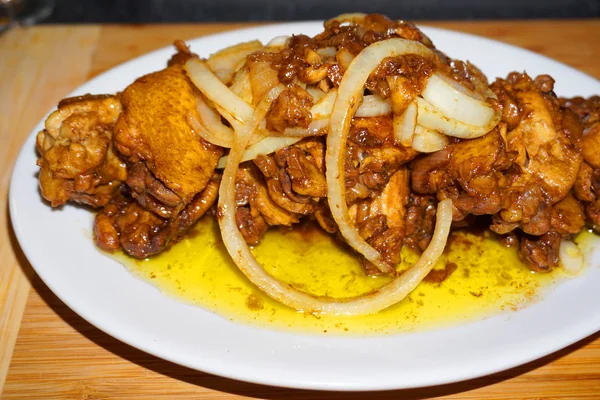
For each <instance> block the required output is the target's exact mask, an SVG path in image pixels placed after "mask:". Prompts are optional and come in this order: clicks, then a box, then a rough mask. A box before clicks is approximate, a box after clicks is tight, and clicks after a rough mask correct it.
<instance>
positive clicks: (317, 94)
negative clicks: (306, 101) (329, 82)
mask: <svg viewBox="0 0 600 400" xmlns="http://www.w3.org/2000/svg"><path fill="white" fill-rule="evenodd" d="M306 91H307V92H308V94H310V95H311V96H312V98H313V104H316V103H318V102H319V101H321V99H323V97H325V94H326V93H325V92H324V91H322V90H321V89H319V88H318V87H315V86H313V85H310V86H307V87H306Z"/></svg>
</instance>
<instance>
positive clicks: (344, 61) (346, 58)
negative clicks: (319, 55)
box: [335, 48, 354, 71]
mask: <svg viewBox="0 0 600 400" xmlns="http://www.w3.org/2000/svg"><path fill="white" fill-rule="evenodd" d="M335 59H336V61H337V62H338V64H339V65H340V67H342V70H344V71H345V70H347V69H348V67H349V66H350V63H351V62H352V60H354V54H352V53H350V52H349V51H348V50H346V49H344V48H341V49H340V50H339V51H338V52H337V54H336V55H335Z"/></svg>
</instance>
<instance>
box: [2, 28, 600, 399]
mask: <svg viewBox="0 0 600 400" xmlns="http://www.w3.org/2000/svg"><path fill="white" fill-rule="evenodd" d="M429 25H433V26H438V27H443V28H448V29H453V30H458V31H463V32H469V33H474V34H477V35H482V36H487V37H490V38H493V39H497V40H500V41H503V42H507V43H511V44H515V45H517V46H521V47H525V48H528V49H530V50H533V51H535V52H538V53H542V54H545V55H547V56H549V57H552V58H555V59H557V60H559V61H562V62H564V63H567V64H569V65H571V66H573V67H575V68H577V69H580V70H582V71H584V72H587V73H588V74H590V75H592V76H594V77H596V78H600V63H599V62H598V59H599V58H598V55H599V54H600V40H598V38H600V21H599V20H583V21H574V20H570V21H568V20H567V21H536V22H531V21H504V22H444V23H430V24H429ZM246 26H249V24H203V25H136V26H125V25H111V26H97V25H86V26H41V27H33V28H23V29H17V30H13V31H10V32H8V33H6V34H3V35H0V143H1V145H0V177H1V180H0V211H1V212H0V310H1V314H0V393H2V398H3V399H28V400H29V399H53V400H58V399H82V400H83V399H86V400H92V399H94V400H98V399H119V400H120V399H191V398H194V399H195V398H198V399H241V398H261V399H396V398H405V399H423V398H433V397H436V398H450V399H483V398H486V399H505V398H506V399H514V398H523V399H542V398H543V399H555V398H563V399H566V398H582V399H583V398H586V399H600V334H598V333H597V334H595V335H592V336H591V337H589V338H587V339H584V340H582V341H581V342H579V343H576V344H574V345H572V346H570V347H568V348H566V349H564V350H561V351H559V352H557V353H554V354H551V355H549V356H547V357H544V358H542V359H540V360H537V361H534V362H532V363H529V364H526V365H524V366H521V367H517V368H514V369H511V370H508V371H504V372H501V373H498V374H494V375H491V376H487V377H483V378H479V379H474V380H470V381H467V382H461V383H456V384H451V385H443V386H436V387H432V388H425V389H416V390H403V391H390V392H377V393H369V394H361V393H353V394H349V393H328V392H310V391H302V390H290V389H280V388H274V387H267V386H261V385H254V384H248V383H243V382H238V381H233V380H229V379H225V378H220V377H216V376H212V375H208V374H204V373H201V372H197V371H194V370H190V369H187V368H184V367H180V366H177V365H175V364H172V363H169V362H167V361H163V360H161V359H158V358H156V357H153V356H150V355H148V354H145V353H143V352H141V351H139V350H136V349H134V348H132V347H130V346H128V345H125V344H123V343H121V342H119V341H118V340H116V339H113V338H112V337H110V336H108V335H106V334H104V333H103V332H101V331H99V330H98V329H96V328H94V327H93V326H91V325H90V324H88V323H87V322H85V321H84V320H83V319H82V318H81V317H79V316H78V315H76V314H75V313H74V312H72V311H71V310H70V309H69V308H68V307H66V306H65V305H64V304H63V303H62V302H61V301H60V300H58V298H56V296H54V294H52V293H51V292H50V291H49V289H48V288H47V287H46V286H45V285H44V284H43V283H42V282H41V280H40V279H39V278H38V277H37V276H36V275H35V273H34V272H33V270H32V268H31V266H30V265H29V263H28V262H27V260H26V259H25V257H24V256H23V253H22V252H21V250H20V248H19V246H18V244H17V242H16V240H15V237H14V233H13V232H12V228H11V226H10V221H9V217H8V201H7V192H8V184H9V179H10V173H11V170H12V164H13V163H14V160H15V158H16V156H17V154H18V151H19V149H20V147H21V145H22V143H23V142H24V140H25V138H26V136H27V135H28V134H29V132H30V130H31V129H32V128H33V126H34V125H35V124H36V123H37V121H38V120H39V119H40V118H41V117H42V116H43V115H44V114H45V113H46V112H47V111H48V110H50V109H51V108H52V107H54V106H55V104H56V102H57V101H58V100H60V99H61V98H63V97H64V96H65V95H66V94H68V93H69V92H70V91H72V90H73V89H75V88H76V87H77V86H79V85H80V84H82V83H84V82H85V81H86V80H88V79H89V78H91V77H93V76H95V75H97V74H98V73H100V72H103V71H105V70H107V69H109V68H112V67H114V66H115V65H117V64H119V63H121V62H123V61H126V60H129V59H131V58H133V57H136V56H138V55H141V54H143V53H146V52H148V51H151V50H154V49H157V48H160V47H163V46H166V45H169V44H170V43H172V42H173V40H175V39H191V38H194V37H197V36H201V35H206V34H209V33H216V32H222V31H225V30H231V29H237V28H240V27H246ZM596 306H600V305H596ZM599 312H600V311H599Z"/></svg>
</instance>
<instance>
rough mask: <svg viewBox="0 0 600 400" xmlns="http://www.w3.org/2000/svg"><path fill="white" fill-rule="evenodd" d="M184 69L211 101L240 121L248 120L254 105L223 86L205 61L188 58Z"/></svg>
mask: <svg viewBox="0 0 600 400" xmlns="http://www.w3.org/2000/svg"><path fill="white" fill-rule="evenodd" d="M185 69H186V71H187V73H188V76H189V77H190V79H191V80H192V82H193V83H194V85H196V87H197V88H198V89H200V91H201V92H202V94H204V95H205V96H206V97H207V98H208V99H210V100H211V101H212V102H213V103H215V104H216V105H218V106H219V107H221V108H223V109H224V110H225V111H227V112H228V113H229V114H231V115H232V116H233V117H234V118H235V119H237V120H239V121H240V122H242V123H245V122H247V121H248V120H250V118H251V117H252V114H253V113H254V107H252V106H251V105H250V104H248V103H246V102H245V101H244V100H242V99H241V98H239V97H238V96H237V95H236V94H235V93H233V92H232V91H231V90H230V89H229V88H228V87H227V86H225V84H223V82H221V81H220V80H219V78H217V76H216V75H215V74H214V73H213V72H212V71H211V70H210V68H208V66H207V65H206V63H205V62H203V61H200V60H199V59H197V58H190V59H189V60H188V61H187V62H186V63H185Z"/></svg>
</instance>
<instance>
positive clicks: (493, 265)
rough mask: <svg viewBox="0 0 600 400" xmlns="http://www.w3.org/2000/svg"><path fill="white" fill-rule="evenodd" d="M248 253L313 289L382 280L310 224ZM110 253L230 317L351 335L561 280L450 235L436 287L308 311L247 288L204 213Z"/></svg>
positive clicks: (416, 324)
mask: <svg viewBox="0 0 600 400" xmlns="http://www.w3.org/2000/svg"><path fill="white" fill-rule="evenodd" d="M586 235H588V236H589V238H588V236H586ZM593 236H594V235H592V234H589V233H584V234H583V235H582V236H580V237H579V238H578V239H579V241H580V242H582V243H585V242H586V240H587V239H591V237H593ZM587 241H589V240H587ZM253 252H254V254H255V256H256V257H257V259H258V260H259V261H260V262H261V263H262V264H263V266H264V267H265V269H266V270H267V271H268V272H269V273H270V274H272V275H273V276H275V277H276V278H278V279H280V280H282V281H284V282H287V283H289V284H291V285H293V286H294V287H295V288H297V289H300V290H302V291H305V292H308V293H312V294H315V295H320V296H330V297H349V296H355V295H359V294H361V293H365V292H370V291H372V290H374V289H376V288H378V287H380V286H382V285H384V284H386V283H387V282H389V280H390V278H388V277H385V276H378V277H370V276H366V275H365V273H364V272H363V268H362V267H361V265H360V262H359V261H358V260H357V258H356V257H355V255H353V254H352V253H351V252H349V251H347V249H345V248H344V247H343V245H341V244H339V243H338V242H337V241H336V240H335V239H334V238H332V237H331V236H330V235H328V234H325V233H323V232H322V231H320V230H318V229H316V228H312V229H308V228H306V227H305V228H300V229H295V230H289V231H282V230H278V229H272V230H270V231H269V232H268V233H267V234H266V236H265V238H264V239H263V241H262V242H261V244H260V245H259V246H256V247H255V248H254V250H253ZM116 257H117V259H118V260H119V261H120V262H121V263H123V264H124V265H125V266H126V267H127V268H129V269H130V270H131V271H132V272H133V273H134V274H136V275H138V276H140V277H142V278H143V279H146V280H148V281H149V282H151V283H152V284H153V285H155V286H157V287H158V288H159V289H160V290H161V291H162V292H164V293H165V294H167V295H171V296H175V297H177V298H178V299H180V300H182V301H185V302H189V303H193V304H196V305H198V306H201V307H203V308H205V309H208V310H211V311H213V312H215V313H217V314H220V315H222V316H223V317H225V318H228V319H230V320H232V321H237V322H241V323H246V324H252V325H257V326H261V327H267V328H271V329H291V330H293V331H296V332H308V333H321V334H344V335H361V336H363V335H372V334H386V333H395V332H404V331H415V330H426V329H434V328H441V327H445V326H449V325H456V324H461V323H464V322H468V321H473V320H476V319H481V318H484V317H487V316H490V315H494V314H497V313H499V312H512V311H514V310H518V309H520V308H522V307H524V306H526V305H527V304H529V303H531V302H532V301H535V300H536V299H538V298H539V297H540V296H541V295H542V292H543V290H540V289H541V288H543V287H546V286H548V285H552V284H553V283H555V282H557V281H558V280H560V279H564V278H565V277H566V275H565V274H564V273H563V272H562V271H560V270H559V269H556V270H554V271H553V272H552V273H549V274H536V273H533V272H531V271H530V270H529V269H528V268H527V267H526V266H524V265H523V264H522V263H521V262H520V261H519V259H518V257H517V254H516V250H515V249H511V248H506V247H504V246H503V245H501V244H500V243H499V242H498V241H497V240H496V239H494V238H493V237H491V236H489V235H487V236H486V235H481V234H479V235H475V234H472V233H467V232H460V231H459V232H454V233H453V234H452V236H451V239H450V241H449V245H448V246H447V249H446V252H445V254H444V256H443V257H442V259H441V260H440V261H439V262H438V265H436V267H435V268H436V270H442V269H446V268H447V266H451V267H454V266H455V267H456V269H455V270H454V271H453V272H452V273H451V274H450V275H449V277H447V278H446V279H445V280H443V281H442V282H441V283H439V282H438V283H431V282H422V283H421V284H420V285H419V286H418V287H417V288H416V289H415V290H414V291H413V292H412V293H411V294H410V295H409V296H408V297H407V298H406V299H404V300H403V301H402V302H400V303H398V304H396V305H394V306H392V307H390V308H388V309H386V310H384V311H382V312H380V313H378V314H376V315H371V316H365V317H340V316H329V315H324V316H323V315H321V316H313V315H307V314H303V313H298V312H296V311H294V310H292V309H290V308H288V307H286V306H283V305H281V304H279V303H277V302H276V301H274V300H272V299H270V298H269V297H268V296H266V295H265V294H263V293H261V292H260V291H259V290H258V289H257V288H256V287H254V286H253V285H252V284H251V283H250V282H249V281H248V280H247V279H246V277H245V276H243V275H242V273H241V272H239V270H238V269H237V267H236V266H235V264H234V263H233V262H232V261H231V259H230V257H229V255H228V254H227V251H226V249H225V247H224V245H223V243H222V241H221V239H220V235H219V231H218V227H217V223H216V222H215V221H214V220H213V219H212V218H203V219H202V220H201V221H200V222H199V223H198V224H197V225H196V227H195V228H194V232H193V235H192V237H190V238H188V239H185V240H183V241H182V242H180V243H177V244H176V245H174V246H172V247H171V248H170V249H169V250H168V251H166V252H164V253H162V254H160V255H159V256H156V257H153V258H150V259H146V260H134V259H132V258H129V257H127V256H125V255H123V254H117V255H116ZM417 259H418V255H416V254H415V253H413V252H411V251H410V250H408V249H406V248H405V249H404V250H403V261H402V265H400V266H399V268H400V269H406V268H408V267H409V266H410V265H412V264H413V263H414V262H415V260H417Z"/></svg>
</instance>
